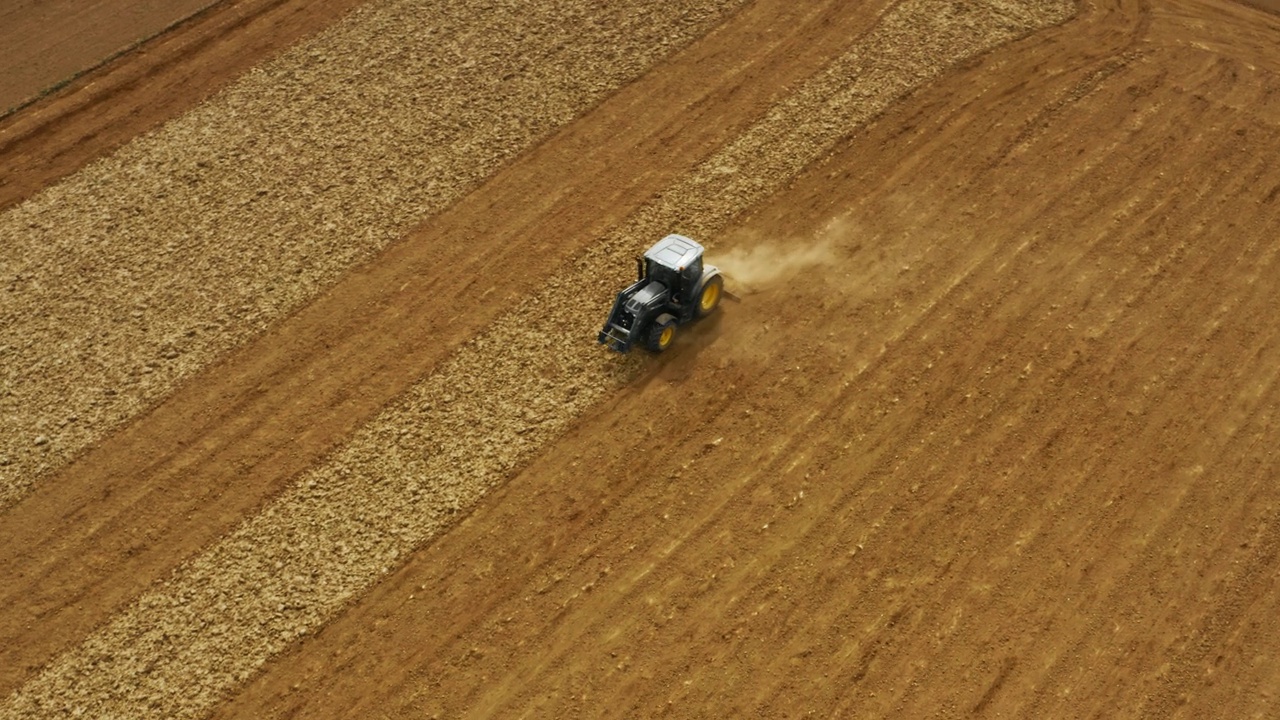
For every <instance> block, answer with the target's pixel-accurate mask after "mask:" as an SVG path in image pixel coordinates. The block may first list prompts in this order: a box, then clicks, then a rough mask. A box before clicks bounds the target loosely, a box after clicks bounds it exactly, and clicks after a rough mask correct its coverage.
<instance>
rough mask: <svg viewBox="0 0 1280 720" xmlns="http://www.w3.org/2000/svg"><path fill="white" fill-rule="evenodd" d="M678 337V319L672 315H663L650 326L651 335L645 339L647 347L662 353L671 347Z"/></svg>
mask: <svg viewBox="0 0 1280 720" xmlns="http://www.w3.org/2000/svg"><path fill="white" fill-rule="evenodd" d="M675 339H676V321H675V318H673V317H671V316H670V315H663V316H662V317H660V318H658V319H657V320H654V321H653V325H651V326H649V335H648V337H647V338H646V339H645V347H647V348H649V350H650V351H651V352H656V353H660V352H662V351H663V350H666V349H667V348H669V347H671V343H673V342H675Z"/></svg>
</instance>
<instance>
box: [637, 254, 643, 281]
mask: <svg viewBox="0 0 1280 720" xmlns="http://www.w3.org/2000/svg"><path fill="white" fill-rule="evenodd" d="M643 279H644V258H642V257H638V258H636V281H637V282H639V281H641V280H643Z"/></svg>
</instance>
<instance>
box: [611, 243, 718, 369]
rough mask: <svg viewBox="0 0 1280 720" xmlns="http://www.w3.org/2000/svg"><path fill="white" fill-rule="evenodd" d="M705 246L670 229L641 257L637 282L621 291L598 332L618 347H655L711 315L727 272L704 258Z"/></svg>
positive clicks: (659, 348)
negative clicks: (687, 324)
mask: <svg viewBox="0 0 1280 720" xmlns="http://www.w3.org/2000/svg"><path fill="white" fill-rule="evenodd" d="M702 251H703V247H702V246H701V245H699V244H698V243H696V242H694V241H693V240H690V239H689V238H687V237H685V236H683V235H668V236H666V237H664V238H662V239H661V240H659V241H658V242H657V243H655V244H654V246H653V247H651V248H649V250H648V251H647V252H646V253H645V254H644V255H643V256H642V257H639V258H636V274H637V276H638V278H637V280H636V282H635V283H634V284H633V285H631V286H630V287H628V288H627V289H626V290H623V291H622V292H620V293H618V298H617V299H616V300H614V302H613V310H611V311H610V312H609V319H608V320H607V321H606V322H605V324H604V329H603V330H601V331H600V336H599V338H597V339H598V340H599V342H600V344H602V345H606V346H608V347H609V348H611V349H613V350H617V351H618V352H624V353H625V352H627V351H628V350H630V349H631V346H632V345H634V344H636V343H637V342H643V343H644V346H645V348H647V349H648V350H649V351H650V352H655V353H660V352H662V351H663V350H666V349H667V348H669V347H671V343H672V341H673V340H674V339H675V335H676V327H677V326H679V325H684V324H685V323H688V322H692V321H694V320H699V319H701V318H704V317H706V316H708V315H710V314H711V313H712V312H714V311H715V309H716V307H717V306H718V305H719V304H720V296H721V295H722V294H723V292H724V278H723V277H722V276H721V275H720V271H719V270H718V269H717V268H715V267H714V266H711V265H703V264H702Z"/></svg>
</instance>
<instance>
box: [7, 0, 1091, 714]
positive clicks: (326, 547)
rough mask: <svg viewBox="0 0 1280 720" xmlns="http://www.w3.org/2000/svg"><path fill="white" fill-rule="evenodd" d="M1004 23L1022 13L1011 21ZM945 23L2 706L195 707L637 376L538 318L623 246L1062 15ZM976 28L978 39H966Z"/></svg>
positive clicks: (749, 143)
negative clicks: (556, 347) (552, 340)
mask: <svg viewBox="0 0 1280 720" xmlns="http://www.w3.org/2000/svg"><path fill="white" fill-rule="evenodd" d="M997 6H998V7H997ZM1010 10H1013V11H1017V14H1015V15H1013V16H1012V17H1013V18H1014V19H1013V20H1010V17H1011V15H1010V14H1009V11H1010ZM953 12H956V10H955V8H954V7H952V6H949V5H947V4H936V3H932V2H915V3H904V4H900V5H898V6H897V7H895V8H894V9H893V10H892V11H891V12H889V13H888V14H887V15H886V16H885V17H884V18H883V20H882V22H881V24H880V25H879V26H878V27H877V28H876V30H874V31H873V32H871V33H870V34H869V35H868V36H867V37H866V38H865V39H864V40H863V41H862V42H859V43H858V44H857V45H856V46H855V49H854V51H853V52H851V53H850V54H849V55H848V56H846V57H845V58H844V59H842V60H840V61H837V62H836V63H834V64H833V66H832V69H831V70H830V71H828V72H826V73H824V74H823V75H822V76H820V77H818V78H816V79H815V80H814V81H811V82H810V83H807V84H806V85H804V86H802V87H801V88H800V89H799V91H798V92H797V93H796V94H795V95H794V96H792V97H791V98H788V99H787V100H786V101H784V102H783V103H781V104H780V105H779V108H778V109H777V110H775V111H773V112H771V113H770V114H768V115H767V116H766V117H765V118H764V120H762V121H761V122H760V123H759V124H758V125H757V126H756V128H755V129H754V130H752V131H748V132H747V133H744V134H743V135H742V138H741V139H740V140H738V141H736V142H735V143H733V144H731V145H730V146H729V147H728V148H726V150H724V151H722V152H721V153H719V154H717V155H716V156H713V157H712V158H711V159H710V160H709V161H708V162H707V163H704V164H703V165H702V166H701V167H700V168H699V170H698V171H697V172H696V173H694V174H693V175H692V176H691V178H690V179H689V180H688V181H687V182H683V183H680V184H677V185H676V186H675V187H674V188H673V189H672V192H669V193H665V194H664V196H665V197H670V198H673V199H671V200H664V201H661V202H659V203H658V204H656V205H655V206H652V207H650V208H648V209H647V210H646V211H642V212H641V213H639V214H638V215H637V216H636V217H634V218H633V219H631V220H630V221H628V222H627V223H625V224H624V225H623V226H622V227H621V228H619V229H618V230H617V231H615V232H614V233H612V234H611V237H610V238H609V239H607V240H606V241H604V242H602V243H601V244H599V245H598V246H596V247H594V248H592V251H591V252H590V253H588V255H587V256H585V257H584V258H583V259H582V260H580V261H579V262H578V263H577V264H576V266H575V268H574V270H573V273H572V274H570V275H568V276H563V277H560V278H557V279H556V280H555V281H552V282H551V283H549V286H548V290H547V291H545V292H544V293H542V294H540V295H539V296H535V297H534V298H532V299H530V300H528V301H526V302H524V303H522V304H521V306H520V308H519V310H517V311H516V312H515V313H514V314H512V315H509V316H506V317H504V318H503V319H501V320H500V321H499V322H498V323H496V324H495V325H494V327H493V328H492V329H491V330H490V331H488V332H486V333H485V334H484V335H481V336H479V337H477V338H476V339H474V340H472V341H470V342H469V343H467V345H466V346H465V347H464V348H463V349H462V350H461V351H460V352H459V353H458V355H457V356H455V357H454V358H452V359H451V360H449V361H448V362H447V363H446V364H445V365H444V366H443V367H442V368H441V370H440V371H439V372H437V373H435V374H433V375H432V376H431V378H429V379H428V380H426V381H425V382H424V383H422V384H421V385H419V386H417V387H415V388H414V389H413V390H411V391H410V393H409V394H408V395H407V397H405V398H404V399H402V400H401V401H398V402H397V403H396V404H395V405H394V406H393V407H392V408H390V409H389V410H388V411H387V412H385V413H384V414H383V415H382V416H380V417H379V418H378V419H377V420H376V421H375V422H373V423H372V424H371V425H369V426H368V427H366V428H364V429H362V430H361V431H360V432H358V433H357V435H356V436H355V437H354V438H353V440H352V442H351V443H350V444H349V445H347V446H346V447H345V448H344V449H343V450H341V451H340V452H338V453H337V454H336V455H335V456H334V458H333V459H332V460H331V461H330V462H328V463H326V464H325V465H324V466H323V467H321V468H319V469H317V470H316V471H315V472H313V473H309V474H308V475H307V476H305V477H304V478H303V479H302V481H301V482H300V483H299V485H298V486H296V487H295V488H294V489H292V490H290V491H288V492H287V493H286V494H285V495H284V496H282V497H281V498H280V499H279V500H277V501H276V502H274V503H272V504H271V505H269V506H268V507H267V508H266V509H265V510H264V511H263V512H262V513H261V514H259V515H257V516H255V517H254V518H252V519H250V520H249V521H247V522H246V523H245V524H244V525H243V526H241V527H240V528H238V529H237V530H236V531H235V532H234V533H233V534H232V535H231V536H230V537H228V538H227V539H226V540H224V541H223V542H221V543H219V544H218V545H216V546H215V547H213V548H212V549H211V550H210V551H209V552H207V553H206V554H204V555H202V556H200V557H199V558H197V559H195V560H194V561H193V562H191V563H189V564H187V565H185V566H184V567H183V568H181V569H180V570H179V571H178V572H177V574H176V575H175V577H174V578H173V579H172V580H171V581H169V582H168V583H166V585H165V586H164V589H162V590H157V591H154V592H151V593H148V594H146V595H145V596H144V597H143V598H141V599H140V600H139V602H138V603H137V604H136V605H134V606H133V607H132V608H131V609H129V610H128V611H126V612H125V613H123V614H122V615H121V616H119V617H118V618H117V619H116V620H115V621H113V622H112V623H111V625H110V626H109V627H108V628H106V629H104V630H103V631H102V632H101V633H98V634H95V635H94V636H93V637H92V638H90V639H89V640H88V641H87V642H86V643H85V645H84V646H83V647H82V648H80V649H79V650H78V651H76V652H73V653H70V654H69V655H67V656H64V657H63V658H61V659H59V660H58V661H57V662H55V663H54V664H53V665H52V666H51V667H50V668H49V670H48V671H46V672H45V673H43V674H42V675H41V676H40V677H39V678H37V679H36V680H33V681H32V682H30V683H28V684H27V685H26V686H24V687H23V688H22V689H21V690H20V691H19V692H18V693H17V694H16V695H15V696H14V697H13V698H11V701H12V702H11V703H10V704H9V706H8V710H7V712H9V713H16V714H18V715H21V714H22V713H23V712H30V711H36V709H37V708H43V709H44V710H45V711H48V710H54V709H56V708H61V709H62V710H64V711H65V710H70V709H73V708H75V707H82V708H86V709H88V708H92V709H93V711H95V712H104V711H114V712H121V711H126V708H132V710H130V711H129V712H133V713H137V712H148V713H158V714H161V715H181V716H186V715H190V714H194V713H198V712H200V711H201V710H202V709H203V708H207V707H208V705H209V704H210V703H211V702H212V701H213V699H214V698H216V697H217V696H218V695H219V694H220V693H222V692H225V690H226V688H228V687H229V686H233V685H234V684H236V683H238V682H242V681H243V680H244V679H245V677H247V675H248V674H249V673H251V672H253V671H254V669H255V668H256V667H258V666H259V665H260V664H261V663H262V662H264V661H265V660H266V658H267V657H270V656H271V655H272V654H274V653H276V652H278V651H279V650H280V649H281V648H282V647H284V646H285V645H286V644H287V643H288V642H289V641H291V640H292V639H294V638H295V637H297V636H299V635H303V634H306V633H309V632H313V631H314V630H315V628H316V627H317V625H318V624H320V623H322V622H324V621H325V620H326V619H327V618H328V617H330V616H331V615H332V613H333V612H334V611H335V610H336V609H337V608H339V607H341V606H342V605H343V604H344V603H345V602H346V601H347V600H348V599H349V598H350V597H352V596H353V595H354V594H355V593H357V592H360V591H361V590H362V589H363V588H365V587H367V585H368V584H369V583H371V582H373V581H375V580H376V579H377V578H378V577H380V576H381V575H382V574H383V573H385V572H386V570H387V567H388V566H389V565H391V564H394V563H396V562H398V561H399V558H400V557H401V556H402V555H403V554H404V553H406V552H409V551H411V550H412V549H413V548H415V547H417V546H419V545H421V544H422V543H423V542H424V541H425V540H426V539H428V538H430V537H432V536H433V535H434V534H435V533H436V532H437V531H438V530H439V529H440V528H441V527H442V526H444V525H446V524H447V522H448V518H449V516H450V515H451V514H452V513H455V512H457V511H459V510H461V509H465V508H468V507H470V506H471V505H472V504H474V502H475V501H476V499H477V498H478V497H479V496H480V495H481V494H483V493H484V492H485V491H486V490H487V489H488V488H489V487H491V486H492V485H493V484H494V483H495V482H497V481H499V480H500V479H501V478H502V477H504V476H506V474H508V473H509V472H510V471H511V470H512V469H513V468H515V467H516V466H518V465H519V464H521V463H523V462H525V461H527V459H528V458H529V457H530V456H531V455H532V454H533V453H534V452H535V451H536V450H537V449H538V448H539V447H541V446H542V445H543V444H544V443H545V442H547V441H549V440H550V439H552V438H555V437H557V436H559V434H560V433H562V432H563V430H564V428H565V427H567V426H568V424H569V423H570V422H572V421H573V419H574V418H575V417H577V415H578V414H580V413H581V412H582V411H583V410H584V409H585V408H587V407H590V406H591V405H592V404H594V403H595V402H596V401H598V399H599V398H600V397H602V395H603V393H604V392H606V390H608V389H610V388H617V387H619V385H620V384H621V383H623V382H624V381H625V380H626V379H628V378H630V377H632V375H633V373H634V367H635V366H634V363H628V364H623V365H615V364H613V363H611V362H610V361H611V358H609V357H607V356H604V355H602V354H601V353H599V352H598V351H597V349H596V348H594V347H591V346H576V347H574V348H568V349H564V350H562V352H560V353H558V354H557V355H554V356H552V355H549V354H548V353H547V351H546V350H547V340H546V338H548V337H549V336H552V335H553V334H557V335H558V334H559V333H560V332H563V329H564V327H565V320H564V318H559V317H556V316H554V315H550V314H548V313H547V312H546V311H545V310H544V308H556V307H565V306H569V305H572V304H573V298H575V297H577V296H578V295H579V294H580V293H581V290H582V288H583V287H596V288H601V289H604V288H606V287H608V286H609V285H610V283H609V282H608V280H607V279H604V280H602V279H601V278H602V277H604V278H607V277H608V275H609V274H610V269H611V268H613V267H615V266H616V265H618V259H617V257H616V256H617V255H618V254H619V251H624V250H625V251H627V252H629V251H631V250H633V249H634V248H633V244H634V241H632V240H631V238H634V237H653V236H656V235H657V234H659V233H660V232H663V231H665V229H667V228H673V229H683V230H686V231H689V232H692V233H694V234H696V235H699V236H703V237H708V236H714V235H715V234H716V232H718V231H719V230H720V229H722V228H723V226H724V223H725V222H727V220H728V219H729V218H731V217H733V216H734V215H736V214H737V213H738V212H740V211H741V210H743V209H745V208H747V207H750V205H751V204H753V203H754V202H756V201H758V200H759V199H760V198H762V197H765V196H767V194H769V193H770V192H772V191H773V190H774V189H776V188H777V187H780V186H781V185H782V184H783V183H785V182H786V181H787V179H788V178H789V177H791V176H792V175H794V174H795V173H796V172H798V171H799V170H800V169H801V168H802V167H803V166H804V165H805V164H807V163H808V162H810V161H812V160H813V159H815V158H817V157H819V156H820V155H821V154H822V153H824V152H825V151H827V150H828V149H829V148H830V147H831V146H832V145H833V144H834V143H835V142H836V141H837V140H838V139H839V138H841V137H843V136H845V135H847V134H848V133H849V132H851V131H852V129H853V128H854V127H856V125H857V123H860V122H864V121H865V120H866V119H867V118H868V117H871V116H872V115H874V114H875V113H876V112H878V111H879V110H881V109H883V107H885V106H886V105H887V104H888V103H889V102H890V101H892V100H893V99H895V98H897V97H900V96H901V95H902V94H903V93H905V92H906V91H908V90H909V89H911V88H912V87H915V86H918V85H919V84H921V83H923V82H925V81H927V80H928V79H930V78H933V77H936V76H937V75H938V73H939V72H940V71H941V70H942V69H943V68H945V67H946V66H947V65H948V64H950V63H952V62H955V61H957V60H959V59H962V58H964V57H967V56H971V55H973V54H975V53H977V52H981V51H982V50H985V49H988V48H990V47H992V46H994V45H996V44H998V43H1000V42H1003V41H1006V40H1008V39H1009V38H1011V37H1014V36H1016V35H1018V34H1021V33H1025V32H1027V31H1028V30H1031V29H1033V28H1035V27H1036V26H1038V25H1041V24H1048V23H1052V22H1057V21H1060V20H1061V19H1062V18H1063V17H1064V16H1065V13H1066V12H1067V8H1066V7H1062V6H1055V7H1054V8H1052V9H1046V8H1043V7H1042V8H1039V9H1038V12H1033V11H1031V10H1026V9H1022V8H1020V7H1019V6H1016V5H1007V4H1003V3H994V4H993V5H992V6H982V8H981V9H979V10H975V9H970V10H968V11H966V17H965V18H964V19H965V20H966V21H967V23H962V22H958V21H957V18H956V17H954V16H953V15H952V13H953ZM984 13H985V14H984ZM975 27H979V28H982V29H983V30H984V32H982V33H978V34H974V33H972V30H973V28H975ZM908 37H910V38H914V39H915V41H916V42H922V41H923V42H924V44H923V45H922V49H921V50H919V51H918V53H917V54H915V55H912V56H910V57H905V58H904V57H902V56H900V55H899V56H898V57H897V58H896V59H895V61H894V62H888V61H886V59H885V58H886V55H887V54H888V53H889V51H890V50H891V49H892V48H897V47H898V46H900V45H901V44H903V43H904V42H905V39H906V38H908ZM726 168H729V169H730V171H729V172H725V169H726ZM762 179H767V181H766V182H762ZM711 198H715V199H716V204H717V206H718V207H719V208H720V210H721V212H719V213H718V214H713V215H710V216H709V217H708V218H707V219H701V218H700V216H699V215H698V214H697V213H696V211H697V210H698V208H699V207H701V206H702V205H705V204H709V203H710V199H711ZM680 218H686V220H685V225H684V226H681V225H679V224H677V221H678V219H680ZM687 218H699V219H696V220H693V221H690V220H688V219H687ZM595 322H597V320H596V319H594V318H585V319H581V318H575V319H574V320H573V321H571V322H570V323H569V328H570V329H571V330H573V331H574V332H573V333H572V334H573V335H574V336H589V335H590V332H591V329H592V328H591V327H588V326H590V325H593V324H594V323H595ZM579 325H581V327H578V326H579ZM124 648H129V649H130V650H129V651H127V652H126V651H125V650H124ZM90 668H92V669H90ZM141 668H147V673H146V677H147V679H146V680H145V681H144V682H142V683H139V684H137V685H135V686H133V687H131V688H129V690H128V692H126V693H124V694H121V693H119V692H118V690H117V688H119V687H120V680H121V678H123V677H133V676H136V673H137V672H138V671H139V670H140V669H141ZM86 674H88V675H89V676H91V677H92V678H96V680H89V681H86V678H85V675H86ZM193 677H194V678H196V680H195V681H194V683H193V682H192V678H193ZM73 678H74V679H73ZM143 706H145V707H148V708H149V709H148V710H146V711H144V710H143V709H142V708H143ZM22 708H26V710H23V709H22Z"/></svg>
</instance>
